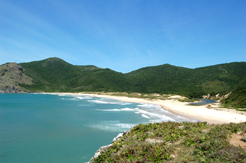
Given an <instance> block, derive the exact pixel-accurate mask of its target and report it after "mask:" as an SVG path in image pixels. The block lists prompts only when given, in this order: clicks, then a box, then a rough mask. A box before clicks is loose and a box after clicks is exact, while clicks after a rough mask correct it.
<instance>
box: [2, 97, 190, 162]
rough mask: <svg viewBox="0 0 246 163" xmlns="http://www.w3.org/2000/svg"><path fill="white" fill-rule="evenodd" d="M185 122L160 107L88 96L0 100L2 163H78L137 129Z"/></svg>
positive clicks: (87, 159) (5, 98) (8, 98)
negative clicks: (119, 136) (122, 135)
mask: <svg viewBox="0 0 246 163" xmlns="http://www.w3.org/2000/svg"><path fill="white" fill-rule="evenodd" d="M165 121H177V122H182V121H188V119H186V118H183V117H180V116H177V115H174V114H172V113H170V112H168V111H165V110H163V109H162V108H161V107H160V106H158V105H151V104H140V103H129V102H122V101H117V100H113V99H108V98H99V97H92V96H88V95H64V94H0V162H2V163H17V162H18V163H34V162H35V163H70V162H72V163H77V162H79V163H81V162H87V161H89V160H90V158H91V157H92V156H93V155H94V153H95V152H96V151H97V150H98V148H99V147H100V146H104V145H108V144H110V143H111V142H112V140H113V138H114V137H116V136H117V135H118V134H119V133H121V132H123V131H124V130H129V129H130V128H131V127H133V126H135V125H137V124H139V123H141V124H147V123H154V122H165Z"/></svg>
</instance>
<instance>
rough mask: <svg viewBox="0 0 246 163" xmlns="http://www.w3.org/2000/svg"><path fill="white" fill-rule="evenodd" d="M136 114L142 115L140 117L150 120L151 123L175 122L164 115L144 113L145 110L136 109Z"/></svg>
mask: <svg viewBox="0 0 246 163" xmlns="http://www.w3.org/2000/svg"><path fill="white" fill-rule="evenodd" d="M138 113H140V114H142V116H143V115H146V116H148V117H149V119H151V120H152V121H158V122H162V121H164V122H165V121H175V120H174V119H172V118H171V117H169V116H166V115H165V114H158V113H152V112H148V111H145V110H141V109H139V108H138ZM145 118H146V117H145Z"/></svg>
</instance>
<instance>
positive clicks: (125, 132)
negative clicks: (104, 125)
mask: <svg viewBox="0 0 246 163" xmlns="http://www.w3.org/2000/svg"><path fill="white" fill-rule="evenodd" d="M128 133H129V131H124V132H123V133H119V134H118V135H117V136H116V137H115V138H114V139H113V141H112V142H111V144H109V145H105V146H102V147H100V148H99V149H98V150H97V152H96V153H95V154H94V156H93V157H92V158H91V159H90V161H89V162H87V163H92V162H93V161H94V160H95V159H96V158H97V157H98V156H99V155H100V153H101V152H105V151H106V150H107V149H108V148H109V147H111V146H112V145H113V143H114V142H117V141H119V140H120V139H121V137H123V136H124V135H127V134H128Z"/></svg>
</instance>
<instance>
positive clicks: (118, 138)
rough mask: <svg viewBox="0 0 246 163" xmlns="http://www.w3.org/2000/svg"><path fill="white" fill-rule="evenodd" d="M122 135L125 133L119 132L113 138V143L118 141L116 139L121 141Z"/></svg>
mask: <svg viewBox="0 0 246 163" xmlns="http://www.w3.org/2000/svg"><path fill="white" fill-rule="evenodd" d="M122 136H123V133H119V134H118V135H117V136H116V137H115V138H114V139H113V141H112V144H113V143H114V142H116V141H119V140H120V138H121V137H122Z"/></svg>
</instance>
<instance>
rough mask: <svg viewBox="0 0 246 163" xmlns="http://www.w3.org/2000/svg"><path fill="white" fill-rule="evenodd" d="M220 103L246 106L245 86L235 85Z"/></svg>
mask: <svg viewBox="0 0 246 163" xmlns="http://www.w3.org/2000/svg"><path fill="white" fill-rule="evenodd" d="M222 103H223V104H225V105H226V106H233V107H236V108H246V86H239V87H237V88H236V89H235V90H233V91H232V93H231V94H230V95H229V97H228V98H226V99H224V100H223V101H222Z"/></svg>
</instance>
